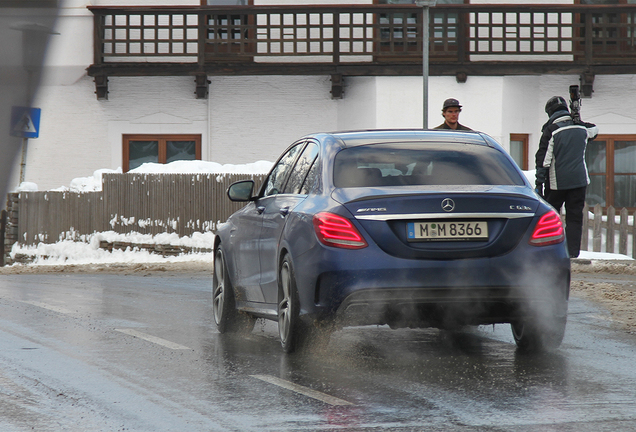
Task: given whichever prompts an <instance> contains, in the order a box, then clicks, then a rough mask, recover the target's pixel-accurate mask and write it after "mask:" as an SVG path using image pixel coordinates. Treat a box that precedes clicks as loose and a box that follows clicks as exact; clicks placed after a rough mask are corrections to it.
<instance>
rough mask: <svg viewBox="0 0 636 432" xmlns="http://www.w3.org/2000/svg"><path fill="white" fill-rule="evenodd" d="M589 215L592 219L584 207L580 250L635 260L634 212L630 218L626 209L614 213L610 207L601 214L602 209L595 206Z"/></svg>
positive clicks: (613, 209)
mask: <svg viewBox="0 0 636 432" xmlns="http://www.w3.org/2000/svg"><path fill="white" fill-rule="evenodd" d="M591 214H592V217H590V211H589V208H588V206H587V205H586V206H585V209H584V211H583V236H582V238H581V250H584V251H593V252H608V253H619V254H623V255H628V256H631V257H633V258H636V212H634V213H632V215H631V218H630V215H629V212H628V211H627V209H626V208H623V209H621V210H619V211H616V209H615V208H614V207H611V206H610V207H608V208H607V211H606V212H605V214H603V207H601V206H600V204H597V205H596V206H594V209H593V211H592V213H591ZM617 218H618V222H617V220H616V219H617ZM630 219H631V221H630ZM630 222H631V225H630ZM590 243H591V246H590Z"/></svg>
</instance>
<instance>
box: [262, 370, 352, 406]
mask: <svg viewBox="0 0 636 432" xmlns="http://www.w3.org/2000/svg"><path fill="white" fill-rule="evenodd" d="M250 376H251V377H252V378H256V379H259V380H261V381H265V382H268V383H270V384H274V385H276V386H278V387H282V388H284V389H287V390H291V391H293V392H296V393H300V394H301V395H304V396H307V397H310V398H312V399H316V400H319V401H321V402H324V403H327V404H329V405H337V406H346V405H353V404H352V403H351V402H347V401H346V400H344V399H339V398H337V397H334V396H329V395H328V394H325V393H321V392H319V391H316V390H312V389H310V388H308V387H304V386H301V385H298V384H294V383H293V382H289V381H285V380H283V379H280V378H276V377H274V376H271V375H250Z"/></svg>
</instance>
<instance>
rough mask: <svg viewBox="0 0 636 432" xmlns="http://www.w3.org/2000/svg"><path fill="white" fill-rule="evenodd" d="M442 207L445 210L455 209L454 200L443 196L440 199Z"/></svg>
mask: <svg viewBox="0 0 636 432" xmlns="http://www.w3.org/2000/svg"><path fill="white" fill-rule="evenodd" d="M442 209H444V211H445V212H452V211H453V210H455V201H453V200H452V199H450V198H444V200H443V201H442Z"/></svg>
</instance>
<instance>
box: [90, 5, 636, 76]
mask: <svg viewBox="0 0 636 432" xmlns="http://www.w3.org/2000/svg"><path fill="white" fill-rule="evenodd" d="M89 9H90V10H91V11H92V12H93V14H94V20H95V32H94V38H95V40H94V49H95V52H94V64H93V65H92V66H91V67H90V68H89V73H90V74H91V75H92V76H95V77H96V78H98V77H106V76H109V75H111V76H117V75H119V76H122V75H201V76H205V75H223V74H230V73H231V74H332V75H334V74H340V75H417V74H419V73H421V63H422V17H423V10H422V8H420V7H417V6H414V5H375V6H373V5H343V6H337V5H328V6H260V7H258V6H224V7H212V6H201V7H196V6H195V7H178V8H177V7H89ZM429 21H430V22H429V26H430V34H429V49H430V51H429V61H430V71H431V74H433V75H436V74H437V75H442V74H457V75H458V77H459V75H460V74H469V75H470V74H474V75H505V74H515V73H516V74H520V73H550V72H557V73H582V72H587V73H601V74H602V73H634V72H635V71H636V5H601V6H599V5H595V6H591V5H440V6H436V7H433V8H430V13H429Z"/></svg>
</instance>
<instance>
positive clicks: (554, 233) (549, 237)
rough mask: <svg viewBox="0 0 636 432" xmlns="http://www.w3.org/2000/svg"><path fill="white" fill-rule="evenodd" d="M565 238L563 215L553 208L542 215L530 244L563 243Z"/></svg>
mask: <svg viewBox="0 0 636 432" xmlns="http://www.w3.org/2000/svg"><path fill="white" fill-rule="evenodd" d="M564 238H565V236H564V234H563V223H562V222H561V217H560V216H559V215H558V214H557V212H555V211H554V210H551V211H549V212H547V213H546V214H544V215H543V216H541V218H540V219H539V222H537V225H536V226H535V227H534V232H533V233H532V236H531V237H530V244H531V245H534V246H547V245H551V244H555V243H561V242H562V241H563V239H564Z"/></svg>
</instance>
